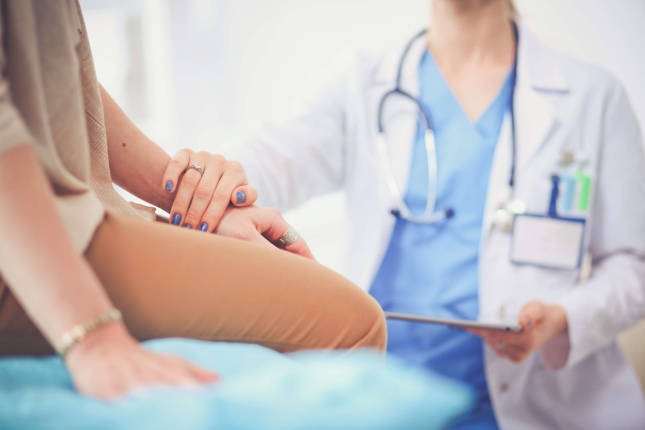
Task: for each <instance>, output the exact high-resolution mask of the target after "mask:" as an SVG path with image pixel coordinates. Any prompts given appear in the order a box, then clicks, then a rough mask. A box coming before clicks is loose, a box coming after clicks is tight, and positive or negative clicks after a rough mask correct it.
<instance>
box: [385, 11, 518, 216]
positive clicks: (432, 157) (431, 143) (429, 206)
mask: <svg viewBox="0 0 645 430" xmlns="http://www.w3.org/2000/svg"><path fill="white" fill-rule="evenodd" d="M513 32H514V36H515V57H514V60H513V75H512V82H511V88H512V90H511V102H510V116H511V118H510V119H511V169H510V175H509V180H508V185H509V191H510V193H509V194H510V195H509V199H508V201H509V202H511V201H513V199H514V191H515V171H516V170H515V165H516V159H517V141H516V132H515V103H514V99H515V87H516V84H517V57H518V47H519V34H518V29H517V25H515V23H513ZM426 34H427V29H423V30H422V31H420V32H419V33H417V34H416V35H414V37H412V39H410V41H409V42H408V43H407V45H406V46H405V49H404V50H403V53H402V54H401V58H400V60H399V64H398V67H397V74H396V82H395V87H394V89H392V90H390V91H388V92H386V93H385V94H384V95H383V96H382V97H381V100H380V102H379V106H378V119H377V127H378V135H379V136H378V142H377V144H378V146H379V154H380V158H381V161H382V164H383V168H384V170H385V175H386V180H387V185H388V189H389V191H390V194H391V195H392V196H393V198H394V200H395V203H396V205H397V208H395V209H392V210H391V211H390V212H391V213H392V215H394V216H396V217H397V218H402V219H405V220H407V221H410V222H414V223H417V224H432V223H435V222H438V221H441V220H444V219H448V218H451V217H453V216H454V215H455V212H454V210H453V209H451V208H448V209H446V210H443V211H439V212H434V211H435V204H436V197H437V196H436V194H437V183H436V182H437V175H438V173H437V153H436V146H435V139H434V131H433V129H432V118H431V116H430V113H429V112H428V111H427V109H426V108H425V106H423V103H421V101H420V100H419V99H418V98H416V97H415V96H413V95H412V94H410V93H408V92H406V91H405V90H403V89H402V88H401V76H402V73H403V66H404V63H405V59H406V57H407V56H408V53H409V52H410V49H412V46H413V45H414V43H415V42H416V41H417V40H418V39H419V38H421V37H423V36H425V35H426ZM395 95H396V96H400V97H404V98H406V99H409V100H410V101H412V102H413V103H414V104H415V105H416V106H417V108H418V109H419V113H420V118H421V119H422V121H423V123H424V124H422V125H423V126H425V127H424V128H425V130H424V141H425V149H426V154H427V158H428V199H427V201H426V207H425V210H424V213H423V215H414V214H412V212H411V211H410V209H409V208H408V206H407V204H406V203H405V200H404V198H403V195H402V193H401V190H400V189H399V186H398V185H397V183H396V179H395V176H394V169H393V167H392V163H391V159H390V157H389V154H388V150H387V143H386V137H385V128H384V125H383V113H384V106H385V102H386V101H387V99H388V98H390V97H393V96H395Z"/></svg>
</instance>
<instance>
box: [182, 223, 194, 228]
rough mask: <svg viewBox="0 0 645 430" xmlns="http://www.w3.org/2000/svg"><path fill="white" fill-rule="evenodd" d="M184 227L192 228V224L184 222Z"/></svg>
mask: <svg viewBox="0 0 645 430" xmlns="http://www.w3.org/2000/svg"><path fill="white" fill-rule="evenodd" d="M184 227H185V228H193V226H192V225H190V224H184Z"/></svg>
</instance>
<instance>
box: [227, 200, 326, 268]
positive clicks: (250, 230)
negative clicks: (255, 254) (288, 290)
mask: <svg viewBox="0 0 645 430" xmlns="http://www.w3.org/2000/svg"><path fill="white" fill-rule="evenodd" d="M288 227H289V224H288V223H287V222H286V221H285V220H284V218H282V215H281V214H280V212H279V211H278V210H277V209H272V208H263V207H259V206H251V207H246V208H236V207H232V206H231V207H229V208H228V209H226V211H225V212H224V216H223V217H222V220H221V221H220V223H219V225H217V227H216V228H215V233H217V234H221V235H224V236H230V237H235V238H237V239H243V240H247V241H250V242H255V243H259V244H261V245H265V246H269V247H272V248H273V247H275V246H276V245H275V243H276V242H277V240H278V239H280V238H281V237H282V235H283V234H284V233H285V232H286V231H287V228H288ZM286 250H287V251H289V252H293V253H294V254H298V255H302V256H303V257H307V258H310V259H312V260H314V256H313V254H312V253H311V250H310V249H309V246H308V245H307V243H306V242H305V241H304V239H303V238H299V239H298V240H297V241H295V242H293V243H292V244H291V245H289V246H287V247H286Z"/></svg>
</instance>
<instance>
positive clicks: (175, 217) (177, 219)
mask: <svg viewBox="0 0 645 430" xmlns="http://www.w3.org/2000/svg"><path fill="white" fill-rule="evenodd" d="M180 223H181V215H180V214H174V215H173V216H172V225H179V224H180Z"/></svg>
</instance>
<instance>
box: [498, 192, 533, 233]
mask: <svg viewBox="0 0 645 430" xmlns="http://www.w3.org/2000/svg"><path fill="white" fill-rule="evenodd" d="M525 212H526V203H524V201H522V200H519V199H511V200H508V201H506V202H503V203H500V204H499V205H498V206H497V208H496V209H495V219H494V224H495V226H496V227H497V228H499V229H501V230H502V231H504V232H506V233H509V232H510V231H511V229H512V228H513V219H514V218H515V215H521V214H523V213H525Z"/></svg>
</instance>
